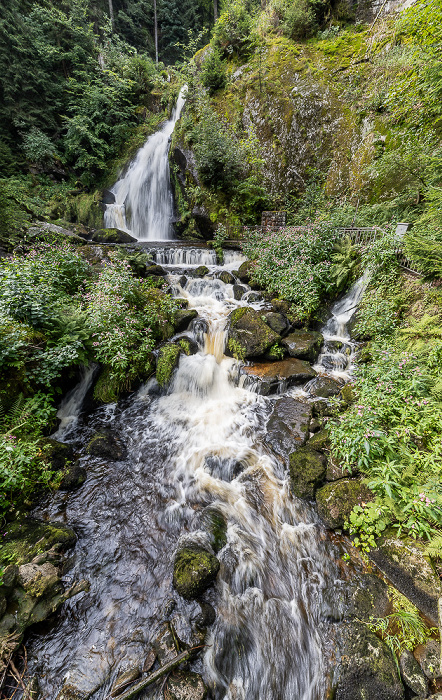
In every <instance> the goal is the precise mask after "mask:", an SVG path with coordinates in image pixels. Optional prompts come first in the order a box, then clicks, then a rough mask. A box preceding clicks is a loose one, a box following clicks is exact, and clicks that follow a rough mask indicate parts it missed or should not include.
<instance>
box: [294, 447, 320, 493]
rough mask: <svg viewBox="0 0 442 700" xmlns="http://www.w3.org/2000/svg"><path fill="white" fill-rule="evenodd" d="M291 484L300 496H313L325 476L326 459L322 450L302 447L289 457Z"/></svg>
mask: <svg viewBox="0 0 442 700" xmlns="http://www.w3.org/2000/svg"><path fill="white" fill-rule="evenodd" d="M289 460H290V462H289V464H290V486H291V489H292V493H293V494H294V495H295V496H297V497H298V498H313V497H314V495H315V491H316V490H317V489H318V488H319V486H321V484H322V483H323V482H324V478H325V466H326V460H325V457H324V455H322V454H321V453H320V452H316V451H315V450H312V449H310V448H309V447H302V448H301V449H299V450H297V451H296V452H292V454H291V455H290V457H289Z"/></svg>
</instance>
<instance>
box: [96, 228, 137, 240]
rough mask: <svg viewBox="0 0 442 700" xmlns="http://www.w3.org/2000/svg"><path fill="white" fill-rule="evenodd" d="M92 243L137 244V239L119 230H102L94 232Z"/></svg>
mask: <svg viewBox="0 0 442 700" xmlns="http://www.w3.org/2000/svg"><path fill="white" fill-rule="evenodd" d="M91 241H93V242H94V243H136V242H137V239H136V238H134V236H131V235H130V234H129V233H127V232H126V231H121V230H120V229H118V228H100V229H97V230H96V231H94V232H93V234H92V236H91Z"/></svg>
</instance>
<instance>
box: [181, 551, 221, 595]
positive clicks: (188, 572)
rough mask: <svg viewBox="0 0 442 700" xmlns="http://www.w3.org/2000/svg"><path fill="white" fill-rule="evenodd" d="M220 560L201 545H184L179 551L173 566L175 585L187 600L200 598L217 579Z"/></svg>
mask: <svg viewBox="0 0 442 700" xmlns="http://www.w3.org/2000/svg"><path fill="white" fill-rule="evenodd" d="M218 571H219V561H218V559H217V558H216V557H215V556H214V555H213V554H210V552H207V551H206V550H205V549H202V548H199V547H192V548H191V547H184V548H183V549H181V550H179V551H178V552H177V555H176V557H175V562H174V567H173V585H174V587H175V590H176V591H177V592H178V593H179V594H180V595H181V596H182V597H183V598H185V599H186V600H192V599H194V598H198V597H199V596H200V595H202V594H203V593H204V591H205V590H206V589H207V588H208V587H209V586H210V585H211V584H212V583H213V582H214V581H215V579H216V577H217V575H218Z"/></svg>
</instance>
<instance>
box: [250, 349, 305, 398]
mask: <svg viewBox="0 0 442 700" xmlns="http://www.w3.org/2000/svg"><path fill="white" fill-rule="evenodd" d="M243 372H244V374H247V375H248V376H249V377H251V378H252V379H255V380H256V381H258V382H259V383H260V391H259V393H260V394H262V395H263V396H267V394H270V393H271V392H272V391H276V389H278V387H279V385H280V384H281V383H283V384H284V386H286V387H290V386H293V385H294V384H302V383H303V382H306V381H307V380H308V379H310V378H311V377H314V376H315V375H316V372H315V370H314V369H313V368H312V367H311V366H310V365H309V364H308V362H305V360H296V359H295V358H293V357H290V358H287V359H286V360H279V361H277V362H259V363H258V362H257V363H255V364H254V365H253V366H252V367H244V368H243Z"/></svg>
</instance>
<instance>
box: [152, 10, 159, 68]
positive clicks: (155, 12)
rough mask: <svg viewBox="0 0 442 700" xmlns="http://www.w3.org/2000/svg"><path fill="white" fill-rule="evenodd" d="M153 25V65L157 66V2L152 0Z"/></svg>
mask: <svg viewBox="0 0 442 700" xmlns="http://www.w3.org/2000/svg"><path fill="white" fill-rule="evenodd" d="M153 23H154V32H155V63H156V64H157V65H158V20H157V0H153Z"/></svg>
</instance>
